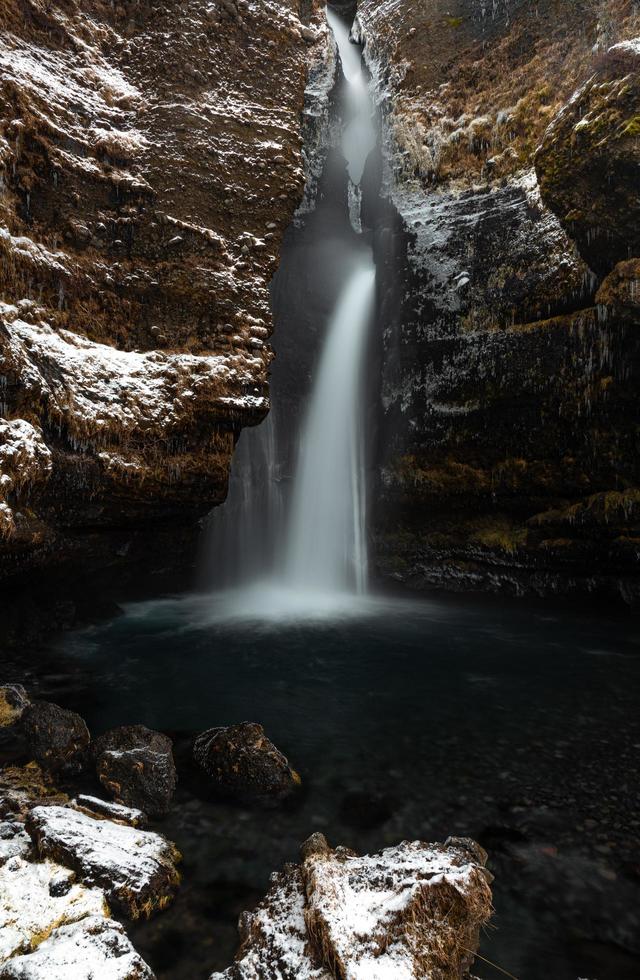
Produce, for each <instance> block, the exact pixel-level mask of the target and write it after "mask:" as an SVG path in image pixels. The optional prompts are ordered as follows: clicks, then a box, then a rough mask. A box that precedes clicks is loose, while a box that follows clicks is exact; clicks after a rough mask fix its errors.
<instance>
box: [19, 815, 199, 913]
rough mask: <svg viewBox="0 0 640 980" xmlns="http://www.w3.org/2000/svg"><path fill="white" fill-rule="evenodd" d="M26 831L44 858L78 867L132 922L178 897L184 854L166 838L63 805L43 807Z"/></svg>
mask: <svg viewBox="0 0 640 980" xmlns="http://www.w3.org/2000/svg"><path fill="white" fill-rule="evenodd" d="M26 827H27V830H28V831H29V833H30V834H31V836H32V838H33V840H34V841H35V843H36V845H37V848H38V851H39V853H40V855H41V856H43V857H50V858H53V859H55V860H56V861H59V862H60V863H61V864H64V865H66V866H67V867H69V868H72V869H73V870H74V871H75V872H76V873H77V874H78V876H79V878H80V879H81V880H82V881H84V882H85V883H86V884H87V885H99V886H100V887H102V888H104V891H105V893H106V895H107V897H108V898H109V900H110V901H112V902H114V904H117V905H118V907H119V908H120V909H121V910H122V911H123V912H124V913H125V914H127V915H129V916H131V917H132V918H137V917H138V916H140V915H146V916H148V915H150V914H151V913H152V912H153V911H155V910H156V909H161V908H164V907H165V906H166V905H168V904H169V902H170V901H171V900H172V899H173V897H174V895H175V892H176V890H177V888H178V885H179V883H180V875H179V873H178V871H177V869H176V863H177V862H178V861H179V859H180V855H179V853H178V851H177V849H176V848H175V846H174V845H173V844H172V843H170V842H169V841H168V840H166V838H164V837H162V836H161V835H160V834H155V833H152V832H150V831H145V830H139V829H137V828H135V827H130V826H128V825H125V824H121V823H113V822H112V821H111V820H100V819H98V818H96V817H92V816H90V815H89V814H87V813H83V812H80V811H78V810H74V809H71V808H69V807H62V806H38V807H35V808H34V809H33V810H31V811H30V813H29V814H28V816H27V820H26Z"/></svg>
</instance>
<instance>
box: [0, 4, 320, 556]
mask: <svg viewBox="0 0 640 980" xmlns="http://www.w3.org/2000/svg"><path fill="white" fill-rule="evenodd" d="M0 29H1V37H2V40H1V42H0V66H1V72H0V78H1V81H0V91H1V95H2V98H1V100H0V103H1V105H2V110H1V113H0V188H1V190H0V253H1V255H2V262H1V263H0V295H1V296H2V301H3V302H2V307H1V310H0V375H1V376H2V380H3V388H2V391H3V396H2V414H3V420H2V422H1V423H0V477H1V479H0V549H1V551H0V574H2V575H6V574H9V573H13V572H15V571H17V570H20V569H22V568H29V567H32V566H33V565H34V564H37V563H43V562H46V561H48V560H49V559H50V558H51V557H52V553H53V549H54V547H55V549H56V550H55V555H56V558H57V559H58V558H59V557H60V555H62V556H66V555H68V554H69V553H70V552H71V551H72V550H73V548H74V547H75V542H76V541H77V540H78V539H79V538H82V537H83V535H84V536H85V537H86V534H87V529H88V528H89V527H90V528H91V529H92V532H93V533H94V534H95V532H96V531H100V530H101V529H102V530H103V531H108V530H109V529H110V528H113V527H114V526H115V527H123V526H133V525H140V524H144V523H147V524H149V523H154V522H155V523H157V524H161V523H165V522H166V521H167V520H169V519H173V520H181V521H184V520H193V519H194V518H195V517H197V516H199V515H201V514H202V513H204V512H205V511H206V510H208V509H209V508H210V507H211V506H212V505H214V504H216V503H219V502H220V501H222V500H223V499H224V496H225V493H226V485H227V477H228V469H229V463H230V458H231V454H232V451H233V448H234V444H235V442H236V439H237V436H238V433H239V431H240V429H241V427H242V426H244V425H251V424H255V423H257V422H258V421H259V420H260V419H261V418H262V417H263V416H264V415H265V413H266V411H267V407H268V401H267V371H268V368H269V364H270V361H271V353H270V350H269V347H268V337H269V334H270V331H271V318H270V311H269V303H268V283H269V280H270V278H271V276H272V274H273V271H274V269H275V266H276V264H277V259H278V252H279V246H280V241H281V238H282V234H283V231H284V229H285V228H286V227H287V225H288V224H289V221H290V218H291V215H292V213H293V211H294V209H295V207H296V205H297V204H298V203H299V201H300V198H301V195H302V187H303V183H304V177H303V167H302V164H303V160H302V155H301V125H302V120H301V110H302V107H303V98H304V88H305V83H306V78H307V71H308V67H309V65H310V64H311V63H312V62H313V61H314V59H317V58H320V59H322V57H323V51H324V47H325V45H326V37H327V34H326V29H325V28H324V26H323V25H322V22H321V4H320V3H319V2H317V0H267V2H265V3H260V4H257V3H254V2H249V0H238V3H237V4H234V3H226V2H218V0H214V2H212V3H210V4H205V3H202V2H200V0H169V2H167V3H162V4H159V3H156V2H154V0H142V2H140V3H135V4H134V3H124V4H106V3H103V2H101V0H63V2H61V3H55V4H51V5H45V6H43V5H42V4H38V3H35V2H33V0H19V2H17V3H16V2H15V0H2V2H0ZM316 38H317V42H316ZM92 546H94V545H92ZM96 547H97V545H96Z"/></svg>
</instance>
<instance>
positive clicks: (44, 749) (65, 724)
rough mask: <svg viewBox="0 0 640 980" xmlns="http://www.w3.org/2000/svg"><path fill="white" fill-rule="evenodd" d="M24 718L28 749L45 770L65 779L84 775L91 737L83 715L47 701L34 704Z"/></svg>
mask: <svg viewBox="0 0 640 980" xmlns="http://www.w3.org/2000/svg"><path fill="white" fill-rule="evenodd" d="M23 718H24V725H25V732H26V735H27V739H28V742H29V749H30V751H31V754H32V755H33V758H34V759H35V761H36V762H37V763H38V764H39V765H41V766H42V768H43V769H47V770H48V771H49V772H52V773H56V774H59V775H66V776H73V775H77V774H78V773H80V772H82V770H83V769H84V768H85V767H86V764H87V760H88V754H89V743H90V741H91V736H90V735H89V729H88V728H87V726H86V724H85V722H84V720H83V719H82V718H81V717H80V715H78V714H76V712H75V711H68V710H67V709H66V708H60V707H59V706H58V705H57V704H51V703H50V702H48V701H35V702H34V703H33V704H32V705H30V707H29V708H28V709H27V710H26V711H25V713H24V715H23Z"/></svg>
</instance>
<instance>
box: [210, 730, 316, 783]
mask: <svg viewBox="0 0 640 980" xmlns="http://www.w3.org/2000/svg"><path fill="white" fill-rule="evenodd" d="M193 755H194V758H195V760H196V762H197V763H198V764H199V765H200V766H201V767H202V768H203V769H204V771H205V772H206V773H207V774H208V775H209V776H210V777H211V779H212V780H213V782H214V785H215V787H216V789H217V791H218V792H219V793H220V795H222V796H228V797H231V798H233V799H239V800H245V801H259V800H278V799H282V798H283V797H285V796H287V795H288V794H289V793H291V792H292V791H293V789H294V788H295V787H296V786H297V785H299V783H300V777H299V776H298V774H297V772H295V770H294V769H292V768H291V766H290V765H289V763H288V761H287V759H286V758H285V756H284V755H283V754H282V752H280V751H279V750H278V749H277V748H276V747H275V745H274V744H273V742H271V741H270V740H269V739H268V738H267V736H266V735H265V733H264V728H263V727H262V725H258V724H256V723H254V722H242V724H240V725H231V726H230V727H229V728H210V729H209V730H208V731H206V732H203V733H202V735H199V736H198V738H197V739H196V741H195V744H194V746H193Z"/></svg>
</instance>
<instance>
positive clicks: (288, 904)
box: [211, 834, 491, 980]
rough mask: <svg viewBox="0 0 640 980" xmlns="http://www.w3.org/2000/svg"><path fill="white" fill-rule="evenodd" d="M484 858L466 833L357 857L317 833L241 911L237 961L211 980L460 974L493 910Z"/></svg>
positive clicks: (442, 978)
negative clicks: (256, 901)
mask: <svg viewBox="0 0 640 980" xmlns="http://www.w3.org/2000/svg"><path fill="white" fill-rule="evenodd" d="M485 860H486V854H485V853H484V852H483V851H482V849H481V848H480V847H479V846H478V845H477V844H475V843H474V842H472V841H466V840H462V841H459V840H451V841H448V842H447V843H446V844H445V845H438V844H424V843H422V842H421V841H414V842H406V841H405V842H404V843H402V844H399V845H397V846H396V847H389V848H386V849H385V850H383V851H381V852H379V853H378V854H373V855H365V856H362V857H359V856H358V855H357V854H355V853H354V852H353V851H349V850H347V849H346V848H340V847H339V848H336V849H335V850H334V849H332V848H331V847H330V846H329V844H328V843H327V841H326V839H325V838H324V837H323V836H322V834H314V835H313V836H312V837H311V838H309V840H308V841H307V842H306V843H305V844H304V845H303V847H302V863H301V864H300V865H287V866H286V867H285V868H284V870H283V871H282V872H281V873H280V874H278V875H275V876H274V877H273V879H272V887H271V890H270V891H269V893H268V894H267V896H266V898H265V899H264V901H263V902H262V903H261V904H260V905H259V906H258V908H257V909H256V910H255V911H254V912H251V913H245V914H244V915H243V917H242V918H241V921H240V932H241V942H242V945H241V947H240V950H239V952H238V955H237V957H236V962H235V963H234V964H233V966H231V967H229V969H228V970H226V971H225V972H224V973H215V974H213V976H212V977H211V980H253V978H255V977H278V980H300V978H301V977H304V978H305V980H332V978H334V980H372V978H382V977H389V978H391V977H393V978H394V980H405V978H406V980H409V978H424V980H426V978H432V980H436V978H438V980H454V978H457V977H463V976H465V975H466V974H467V971H468V969H469V967H470V965H471V964H472V962H473V959H474V951H475V950H476V949H477V946H478V938H479V930H480V927H481V926H483V925H484V924H485V923H487V922H488V920H489V918H490V916H491V890H490V888H489V880H490V877H491V876H490V875H489V874H488V872H487V871H486V869H485V867H484V861H485Z"/></svg>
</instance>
